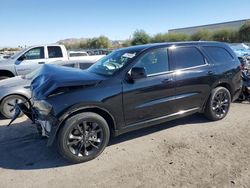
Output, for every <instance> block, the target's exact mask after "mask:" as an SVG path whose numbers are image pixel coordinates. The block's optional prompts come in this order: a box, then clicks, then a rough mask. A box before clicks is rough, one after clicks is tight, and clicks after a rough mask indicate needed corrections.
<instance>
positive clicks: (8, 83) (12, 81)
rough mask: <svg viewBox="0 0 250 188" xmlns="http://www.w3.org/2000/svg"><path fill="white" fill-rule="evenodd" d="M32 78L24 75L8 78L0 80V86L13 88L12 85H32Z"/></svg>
mask: <svg viewBox="0 0 250 188" xmlns="http://www.w3.org/2000/svg"><path fill="white" fill-rule="evenodd" d="M30 82H31V80H27V79H25V78H24V77H21V76H16V77H13V78H8V79H4V80H0V88H1V89H5V88H12V87H25V86H29V85H30Z"/></svg>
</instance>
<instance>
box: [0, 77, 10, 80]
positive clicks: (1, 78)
mask: <svg viewBox="0 0 250 188" xmlns="http://www.w3.org/2000/svg"><path fill="white" fill-rule="evenodd" d="M7 78H10V77H8V76H0V80H4V79H7Z"/></svg>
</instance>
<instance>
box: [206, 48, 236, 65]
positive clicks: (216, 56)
mask: <svg viewBox="0 0 250 188" xmlns="http://www.w3.org/2000/svg"><path fill="white" fill-rule="evenodd" d="M203 48H204V50H205V51H206V53H207V54H208V55H209V56H210V57H211V58H212V59H213V60H214V61H215V62H222V63H226V62H230V61H232V60H233V59H234V58H233V56H232V55H231V54H230V53H229V52H228V51H227V50H226V49H224V48H221V47H215V46H204V47H203Z"/></svg>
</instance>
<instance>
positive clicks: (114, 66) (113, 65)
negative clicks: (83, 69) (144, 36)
mask: <svg viewBox="0 0 250 188" xmlns="http://www.w3.org/2000/svg"><path fill="white" fill-rule="evenodd" d="M137 53H138V51H136V50H131V49H130V50H129V49H124V50H117V51H114V52H112V53H110V54H109V55H107V56H105V57H103V58H102V59H100V60H99V61H97V62H96V63H95V64H94V65H92V66H91V67H90V68H89V69H88V70H89V71H90V72H93V73H96V74H101V75H105V76H111V75H113V74H114V73H116V72H117V71H118V70H120V69H121V68H122V67H123V66H124V65H125V64H127V63H128V62H129V61H130V60H131V59H133V58H134V57H135V56H136V55H137Z"/></svg>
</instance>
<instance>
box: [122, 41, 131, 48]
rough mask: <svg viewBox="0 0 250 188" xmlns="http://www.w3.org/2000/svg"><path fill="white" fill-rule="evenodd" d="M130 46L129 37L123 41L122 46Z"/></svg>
mask: <svg viewBox="0 0 250 188" xmlns="http://www.w3.org/2000/svg"><path fill="white" fill-rule="evenodd" d="M128 46H131V40H130V39H127V40H125V41H123V43H122V47H128Z"/></svg>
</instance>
